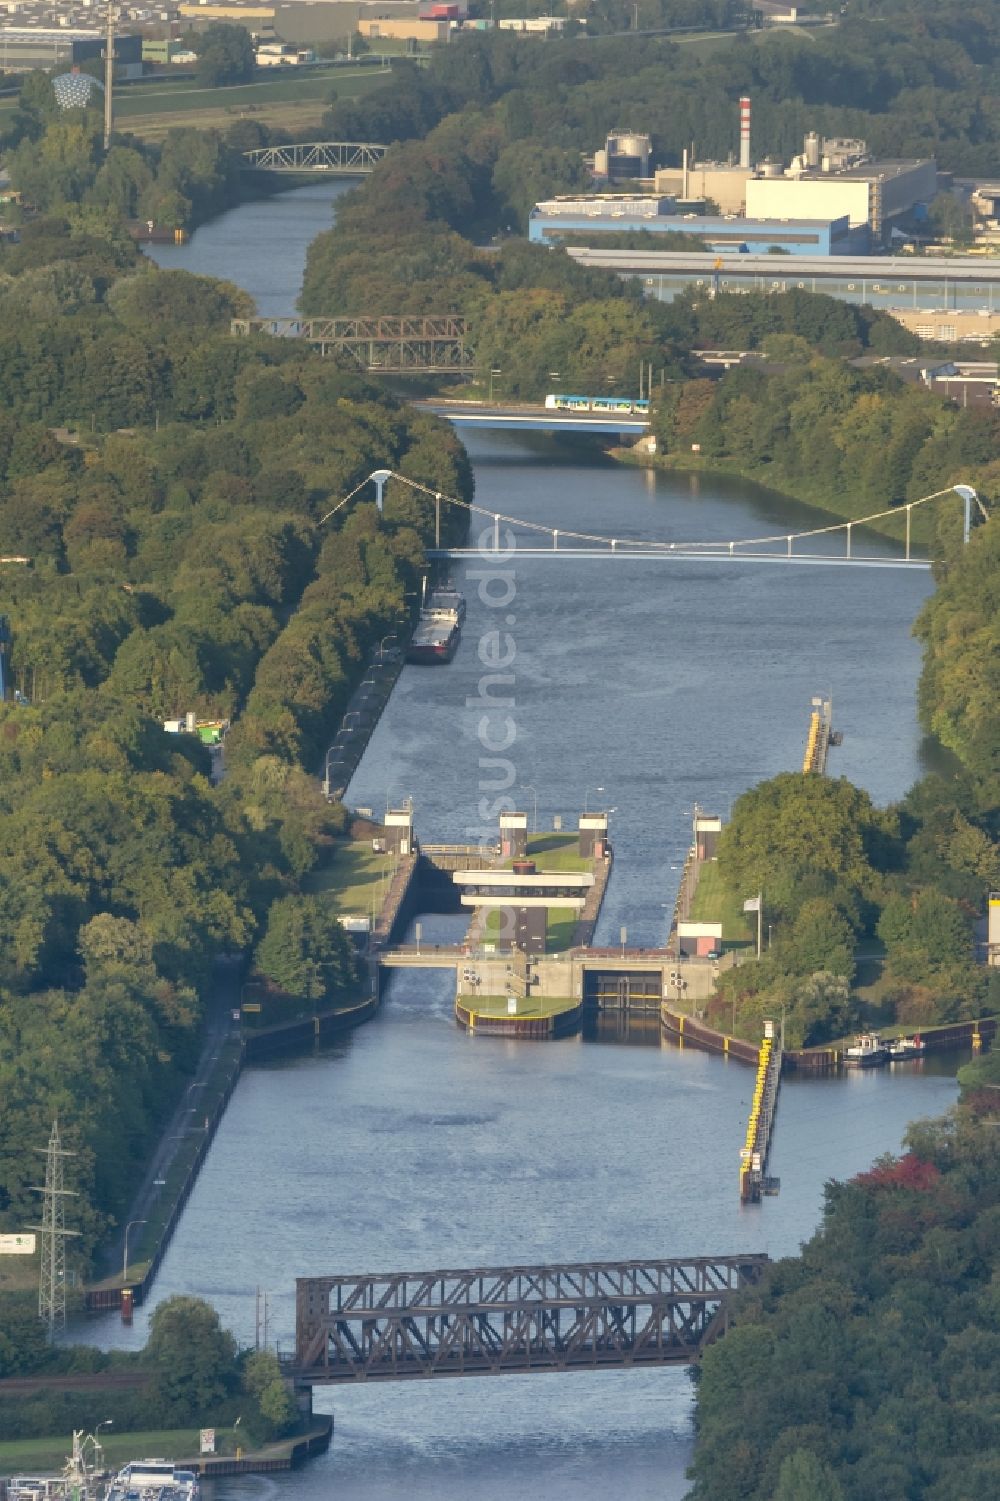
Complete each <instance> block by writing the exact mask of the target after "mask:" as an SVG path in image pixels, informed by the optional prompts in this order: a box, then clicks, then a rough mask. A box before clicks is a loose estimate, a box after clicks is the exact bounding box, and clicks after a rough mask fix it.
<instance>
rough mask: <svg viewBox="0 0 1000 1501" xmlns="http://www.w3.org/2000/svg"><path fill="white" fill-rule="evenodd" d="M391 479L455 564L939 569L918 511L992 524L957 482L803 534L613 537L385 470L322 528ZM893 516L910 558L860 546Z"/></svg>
mask: <svg viewBox="0 0 1000 1501" xmlns="http://www.w3.org/2000/svg"><path fill="white" fill-rule="evenodd" d="M391 479H393V480H397V481H398V482H399V483H400V484H402V485H405V486H407V487H408V488H409V489H411V490H416V491H418V492H420V493H421V494H423V495H426V496H428V497H429V498H430V499H431V500H433V501H434V506H435V514H434V546H433V547H432V548H428V550H427V556H428V558H435V559H437V558H441V559H449V560H454V561H460V560H462V559H467V558H469V559H471V558H497V557H511V556H514V555H515V554H516V556H517V557H518V558H546V559H550V560H566V559H570V558H575V559H581V560H589V559H595V560H596V559H608V558H642V559H647V560H650V561H658V562H680V561H682V560H683V561H686V562H690V561H691V560H697V561H702V562H723V563H733V562H739V563H784V564H789V563H791V564H797V565H799V566H806V567H834V568H836V567H840V568H843V567H848V568H903V569H906V568H909V569H918V570H926V569H929V568H930V566H931V564H930V561H929V560H928V559H927V558H926V557H922V556H916V555H914V552H913V547H912V517H913V512H914V511H915V510H917V509H918V507H920V506H925V505H929V504H930V503H931V502H932V501H937V500H943V499H944V498H945V497H947V496H958V497H959V498H960V499H961V501H962V504H963V520H962V528H963V541H964V542H968V540H969V535H970V532H971V529H972V517H973V508H974V507H976V508H978V511H979V514H980V516H981V519H982V520H983V521H987V520H988V519H989V513H988V512H987V510H986V508H985V506H984V505H983V503H982V501H981V500H980V498H979V496H978V495H977V493H976V491H975V490H974V489H973V488H972V486H971V485H949V486H948V487H947V488H946V489H943V490H935V491H934V493H933V494H932V495H923V496H921V497H920V499H919V500H910V501H906V502H904V503H903V504H902V505H898V506H890V507H888V508H887V509H885V510H882V511H872V512H871V513H870V514H869V515H866V516H857V517H853V518H851V519H850V520H847V521H837V522H832V523H831V524H830V525H828V526H817V527H811V528H809V529H807V530H803V531H798V532H777V533H772V534H771V535H769V536H763V537H734V538H732V539H728V540H719V539H709V540H693V541H692V540H688V541H682V540H674V541H670V540H661V539H657V538H649V537H643V538H634V537H612V536H609V535H605V534H602V533H595V532H580V531H574V530H572V529H570V528H567V527H559V528H557V527H551V526H546V525H545V524H543V523H542V522H537V521H526V520H525V519H524V518H523V517H520V516H510V515H507V514H506V513H505V512H503V511H493V510H490V509H488V508H487V507H485V506H481V505H477V504H475V502H472V501H465V500H460V499H458V498H457V497H455V496H453V495H444V494H443V493H441V492H440V491H437V490H434V489H432V488H431V487H430V486H429V485H422V484H420V483H419V482H418V481H416V480H413V479H410V477H409V476H408V475H405V474H398V473H396V471H394V470H391V469H378V470H376V471H375V472H374V473H373V474H370V475H368V476H367V477H366V478H365V479H363V480H362V481H361V483H360V484H359V485H357V486H355V488H354V489H353V490H352V491H351V493H350V494H349V495H346V496H345V497H344V498H343V500H341V501H339V502H338V503H337V505H335V506H334V507H333V509H332V510H330V511H328V512H327V513H326V515H325V516H323V517H321V524H322V522H325V521H328V520H329V518H330V517H331V516H333V515H335V514H336V513H337V512H338V511H339V510H341V509H342V508H343V507H344V506H346V505H347V504H348V502H349V501H351V500H353V499H354V497H355V496H356V495H358V494H359V492H360V491H361V490H363V489H364V487H365V486H366V485H367V484H369V483H374V485H375V487H376V505H377V507H378V509H379V510H380V511H381V510H382V508H383V499H384V492H385V486H386V484H387V483H388V481H389V480H391ZM442 504H445V505H453V506H458V507H460V508H461V509H463V510H466V511H468V512H469V513H470V514H471V515H474V516H480V517H482V518H483V521H484V523H485V525H484V527H483V531H482V533H481V535H480V537H479V540H478V542H477V543H476V544H474V545H472V546H465V547H443V546H442V545H441V506H442ZM887 517H893V518H896V519H897V520H899V519H901V520H902V522H903V528H902V530H903V536H902V538H901V543H902V548H903V552H902V555H901V556H900V555H898V554H892V553H884V552H883V553H873V552H864V551H860V550H859V544H860V545H862V546H863V544H864V535H863V529H864V528H865V527H867V526H870V525H871V523H872V522H876V521H882V520H884V519H885V518H887ZM515 528H516V530H514V529H515ZM859 532H860V533H862V536H861V537H859V536H858V535H857V534H858V533H859ZM821 538H823V539H829V540H830V542H832V543H834V544H835V546H836V548H837V550H836V551H832V550H831V551H807V550H806V547H807V546H811V547H815V546H816V543H817V539H821ZM820 545H821V546H822V545H823V544H822V543H821V544H820Z"/></svg>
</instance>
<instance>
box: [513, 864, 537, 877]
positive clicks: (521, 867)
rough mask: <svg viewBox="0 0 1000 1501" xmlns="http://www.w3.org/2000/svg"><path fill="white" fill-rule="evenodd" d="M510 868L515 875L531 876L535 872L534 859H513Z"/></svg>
mask: <svg viewBox="0 0 1000 1501" xmlns="http://www.w3.org/2000/svg"><path fill="white" fill-rule="evenodd" d="M510 868H511V870H512V871H513V873H514V875H516V876H533V875H534V874H535V862H534V860H513V861H511V867H510Z"/></svg>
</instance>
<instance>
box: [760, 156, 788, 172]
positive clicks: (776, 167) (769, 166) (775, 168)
mask: <svg viewBox="0 0 1000 1501" xmlns="http://www.w3.org/2000/svg"><path fill="white" fill-rule="evenodd" d="M762 170H763V173H764V176H765V177H781V175H782V172H783V168H782V165H781V163H780V162H776V161H772V159H771V158H770V157H768V159H767V161H765V163H764V166H763V169H762Z"/></svg>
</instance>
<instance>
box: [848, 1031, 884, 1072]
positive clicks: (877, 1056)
mask: <svg viewBox="0 0 1000 1501" xmlns="http://www.w3.org/2000/svg"><path fill="white" fill-rule="evenodd" d="M844 1062H845V1063H848V1064H850V1065H851V1066H852V1067H853V1068H881V1067H882V1066H883V1064H886V1063H888V1062H889V1049H888V1046H887V1045H886V1044H885V1043H884V1042H883V1041H882V1039H881V1037H880V1036H879V1035H878V1033H877V1032H859V1033H858V1035H857V1037H855V1039H854V1041H853V1042H852V1043H851V1044H850V1045H849V1046H848V1047H846V1048H845V1049H844Z"/></svg>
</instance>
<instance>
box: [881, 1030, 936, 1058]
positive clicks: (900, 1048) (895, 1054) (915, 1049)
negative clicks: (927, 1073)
mask: <svg viewBox="0 0 1000 1501" xmlns="http://www.w3.org/2000/svg"><path fill="white" fill-rule="evenodd" d="M887 1046H888V1048H889V1062H890V1063H909V1062H911V1060H912V1059H914V1058H922V1057H923V1056H924V1054H925V1053H926V1051H927V1044H926V1042H925V1041H924V1039H923V1038H922V1037H921V1036H920V1035H919V1033H916V1032H915V1033H914V1034H913V1036H912V1037H896V1038H894V1039H893V1041H892V1042H890V1043H888V1044H887Z"/></svg>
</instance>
